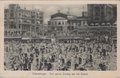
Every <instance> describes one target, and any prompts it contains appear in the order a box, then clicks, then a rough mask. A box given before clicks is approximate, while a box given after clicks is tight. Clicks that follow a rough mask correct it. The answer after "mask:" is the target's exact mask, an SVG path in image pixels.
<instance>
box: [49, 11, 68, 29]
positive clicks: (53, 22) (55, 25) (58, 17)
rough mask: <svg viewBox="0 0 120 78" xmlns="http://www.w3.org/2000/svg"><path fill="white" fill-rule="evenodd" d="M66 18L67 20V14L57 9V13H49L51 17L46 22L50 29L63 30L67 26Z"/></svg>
mask: <svg viewBox="0 0 120 78" xmlns="http://www.w3.org/2000/svg"><path fill="white" fill-rule="evenodd" d="M67 20H68V19H67V15H66V14H64V13H61V12H60V11H58V13H55V14H53V15H51V19H50V21H49V22H48V25H49V28H50V30H57V31H61V30H63V29H64V28H65V27H66V26H68V23H67Z"/></svg>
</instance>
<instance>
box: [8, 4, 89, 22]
mask: <svg viewBox="0 0 120 78" xmlns="http://www.w3.org/2000/svg"><path fill="white" fill-rule="evenodd" d="M20 6H21V7H22V8H24V7H25V8H26V9H39V10H41V11H43V12H44V23H45V24H47V22H48V21H49V20H50V16H51V15H52V14H55V13H57V12H58V10H60V12H61V13H65V14H66V13H67V12H68V11H69V13H70V14H71V15H76V16H81V14H82V12H83V11H87V5H85V4H79V5H77V4H75V5H73V4H72V5H71V4H20ZM6 7H7V6H6Z"/></svg>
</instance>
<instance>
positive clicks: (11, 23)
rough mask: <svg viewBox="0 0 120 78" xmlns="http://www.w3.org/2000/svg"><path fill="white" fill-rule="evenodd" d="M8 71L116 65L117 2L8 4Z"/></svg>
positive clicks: (104, 68) (112, 68)
mask: <svg viewBox="0 0 120 78" xmlns="http://www.w3.org/2000/svg"><path fill="white" fill-rule="evenodd" d="M4 70H5V71H117V4H69V5H67V4H11V3H10V4H7V5H5V6H4Z"/></svg>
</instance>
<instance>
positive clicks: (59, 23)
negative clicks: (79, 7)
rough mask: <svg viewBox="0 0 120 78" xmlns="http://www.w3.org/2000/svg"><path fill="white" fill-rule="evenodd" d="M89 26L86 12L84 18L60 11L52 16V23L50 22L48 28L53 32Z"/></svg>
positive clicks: (83, 14)
mask: <svg viewBox="0 0 120 78" xmlns="http://www.w3.org/2000/svg"><path fill="white" fill-rule="evenodd" d="M86 25H87V15H86V12H83V13H82V16H79V17H77V16H75V15H71V14H70V13H67V14H64V13H61V12H60V11H58V13H55V14H53V15H51V19H50V21H48V26H49V29H50V30H51V31H63V32H67V31H71V30H74V29H75V28H77V27H81V26H86Z"/></svg>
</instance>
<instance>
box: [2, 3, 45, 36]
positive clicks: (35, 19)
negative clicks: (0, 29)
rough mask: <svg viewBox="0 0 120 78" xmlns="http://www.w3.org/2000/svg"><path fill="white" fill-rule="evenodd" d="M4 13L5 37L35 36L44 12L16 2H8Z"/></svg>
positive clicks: (41, 24)
mask: <svg viewBox="0 0 120 78" xmlns="http://www.w3.org/2000/svg"><path fill="white" fill-rule="evenodd" d="M4 14H5V16H4V27H5V30H4V32H5V38H19V37H20V38H21V37H31V36H36V35H37V33H39V30H40V27H41V26H43V14H44V13H43V12H41V11H40V10H36V9H35V10H28V9H26V8H22V7H21V6H20V5H18V4H10V5H9V6H8V8H6V9H5V10H4ZM31 34H34V35H31Z"/></svg>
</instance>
